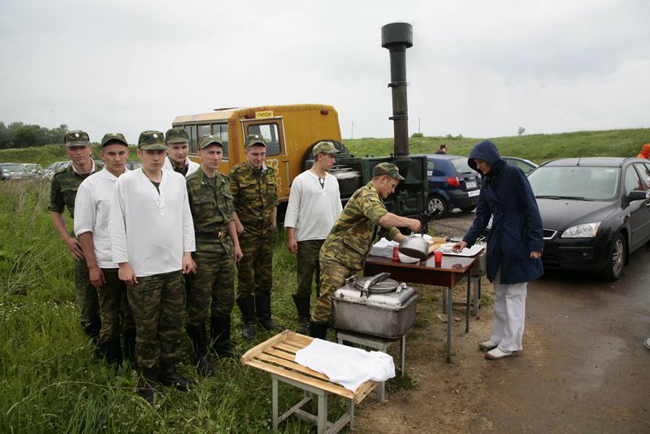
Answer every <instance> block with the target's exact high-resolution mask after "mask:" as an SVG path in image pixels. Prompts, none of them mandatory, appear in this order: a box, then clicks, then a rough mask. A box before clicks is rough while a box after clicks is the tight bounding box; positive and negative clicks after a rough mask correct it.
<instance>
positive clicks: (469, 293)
mask: <svg viewBox="0 0 650 434" xmlns="http://www.w3.org/2000/svg"><path fill="white" fill-rule="evenodd" d="M471 314H472V276H471V274H467V304H466V306H465V333H469V317H470V315H471Z"/></svg>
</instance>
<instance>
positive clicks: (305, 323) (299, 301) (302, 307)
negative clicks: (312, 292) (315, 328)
mask: <svg viewBox="0 0 650 434" xmlns="http://www.w3.org/2000/svg"><path fill="white" fill-rule="evenodd" d="M291 297H292V298H293V302H294V304H295V305H296V311H297V312H298V323H299V324H300V325H299V326H298V330H297V331H298V333H300V334H301V335H307V334H309V319H310V313H309V310H310V306H309V299H308V298H299V297H296V296H295V294H294V295H292V296H291Z"/></svg>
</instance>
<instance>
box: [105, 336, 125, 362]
mask: <svg viewBox="0 0 650 434" xmlns="http://www.w3.org/2000/svg"><path fill="white" fill-rule="evenodd" d="M105 354H106V361H107V362H108V364H109V365H121V364H122V345H121V342H120V336H119V335H118V336H116V337H115V338H113V339H112V340H110V341H108V342H107V343H106V353H105Z"/></svg>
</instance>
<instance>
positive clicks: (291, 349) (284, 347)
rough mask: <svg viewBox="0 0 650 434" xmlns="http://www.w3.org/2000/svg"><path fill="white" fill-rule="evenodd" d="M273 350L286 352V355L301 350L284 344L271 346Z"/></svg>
mask: <svg viewBox="0 0 650 434" xmlns="http://www.w3.org/2000/svg"><path fill="white" fill-rule="evenodd" d="M273 348H276V349H278V350H282V351H286V352H287V353H291V354H296V353H297V352H298V350H300V349H301V348H296V347H294V346H292V345H287V344H285V343H284V342H282V343H279V344H275V345H273Z"/></svg>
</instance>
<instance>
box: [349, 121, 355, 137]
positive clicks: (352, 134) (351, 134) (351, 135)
mask: <svg viewBox="0 0 650 434" xmlns="http://www.w3.org/2000/svg"><path fill="white" fill-rule="evenodd" d="M352 139H354V121H352V132H351V133H350V140H352Z"/></svg>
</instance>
